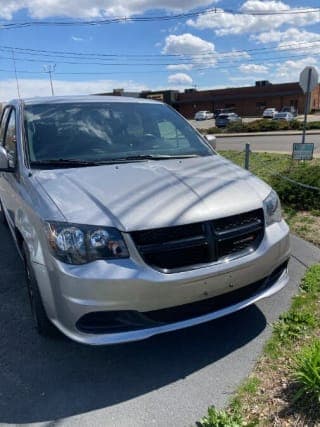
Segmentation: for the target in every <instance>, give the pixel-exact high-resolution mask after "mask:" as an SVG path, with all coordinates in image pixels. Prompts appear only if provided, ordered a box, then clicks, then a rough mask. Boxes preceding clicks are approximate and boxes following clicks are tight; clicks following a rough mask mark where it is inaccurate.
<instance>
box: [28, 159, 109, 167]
mask: <svg viewBox="0 0 320 427" xmlns="http://www.w3.org/2000/svg"><path fill="white" fill-rule="evenodd" d="M112 163H113V162H112ZM99 164H101V163H100V162H95V161H90V160H81V159H46V160H36V161H33V162H31V163H30V166H31V167H32V166H40V167H41V166H62V167H63V166H66V167H78V166H98V165H99Z"/></svg>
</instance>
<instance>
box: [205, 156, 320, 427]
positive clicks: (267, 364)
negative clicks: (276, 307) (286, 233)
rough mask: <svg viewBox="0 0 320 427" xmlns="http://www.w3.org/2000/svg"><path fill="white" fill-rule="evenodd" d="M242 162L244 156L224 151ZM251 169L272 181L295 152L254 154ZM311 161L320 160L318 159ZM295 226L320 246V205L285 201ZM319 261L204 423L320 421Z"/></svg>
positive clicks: (278, 425) (214, 426) (236, 425)
mask: <svg viewBox="0 0 320 427" xmlns="http://www.w3.org/2000/svg"><path fill="white" fill-rule="evenodd" d="M221 154H222V155H224V156H225V157H227V158H228V159H230V160H232V161H233V162H235V163H237V164H238V165H240V166H243V163H244V155H243V153H239V152H231V151H228V152H222V153H221ZM250 160H251V170H252V172H253V173H255V174H256V175H257V176H259V177H260V178H262V179H264V180H265V181H267V182H268V183H270V184H271V182H272V175H271V174H270V169H271V170H272V171H273V173H274V172H276V173H283V172H284V171H286V170H288V168H289V167H290V165H291V164H292V162H293V161H292V159H291V157H290V156H286V155H279V154H269V153H253V154H252V156H251V159H250ZM312 164H313V165H314V164H318V165H320V161H319V160H314V161H313V162H312ZM283 214H284V216H285V218H286V220H287V222H288V223H289V225H290V227H291V231H293V232H294V233H296V234H297V235H299V236H300V237H302V238H305V239H306V240H309V241H310V242H312V243H314V244H316V245H318V246H320V210H317V209H313V210H309V211H307V210H298V209H296V208H293V207H292V206H290V205H284V206H283ZM319 302H320V264H318V265H314V266H312V267H310V268H309V269H307V271H306V274H305V276H304V278H303V279H302V281H301V284H300V291H299V293H298V294H297V295H296V296H295V297H294V298H293V300H292V304H291V307H290V309H289V310H288V311H287V312H286V313H284V314H282V316H280V318H279V320H278V321H277V322H275V323H274V325H273V330H272V336H271V338H270V339H269V340H268V341H267V343H266V345H265V348H264V352H263V355H262V356H261V357H260V359H259V360H258V362H257V363H256V366H255V368H254V370H253V372H252V373H251V375H250V376H249V378H247V379H246V380H245V381H244V383H243V384H242V385H241V386H240V387H239V388H238V390H237V391H236V393H235V395H234V396H233V398H232V400H231V402H230V404H229V406H228V407H227V408H226V409H225V410H217V409H216V408H209V410H208V415H207V416H206V417H204V418H203V419H202V420H201V421H200V423H198V425H199V426H201V427H219V426H226V427H228V426H233V427H244V426H247V427H248V426H261V427H264V426H265V427H267V426H275V427H282V426H310V427H312V426H320V304H319Z"/></svg>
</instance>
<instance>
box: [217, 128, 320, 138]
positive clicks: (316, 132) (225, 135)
mask: <svg viewBox="0 0 320 427" xmlns="http://www.w3.org/2000/svg"><path fill="white" fill-rule="evenodd" d="M306 134H307V135H320V129H315V130H309V131H307V133H306ZM213 135H214V136H215V137H216V138H234V137H236V136H238V137H243V136H286V135H302V132H301V131H290V130H288V131H283V132H246V133H216V134H213Z"/></svg>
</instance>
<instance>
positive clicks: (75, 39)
mask: <svg viewBox="0 0 320 427" xmlns="http://www.w3.org/2000/svg"><path fill="white" fill-rule="evenodd" d="M71 38H72V40H73V41H74V42H82V41H83V40H84V39H83V38H82V37H76V36H71Z"/></svg>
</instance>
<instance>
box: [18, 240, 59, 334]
mask: <svg viewBox="0 0 320 427" xmlns="http://www.w3.org/2000/svg"><path fill="white" fill-rule="evenodd" d="M22 249H23V258H24V266H25V274H26V282H27V289H28V295H29V300H30V306H31V313H32V318H33V323H34V326H35V328H36V329H37V331H38V333H39V334H40V335H42V336H44V337H56V336H57V335H58V330H57V329H56V327H55V326H54V325H53V324H52V323H51V322H50V320H49V319H48V316H47V313H46V311H45V308H44V305H43V302H42V298H41V295H40V291H39V287H38V284H37V280H36V277H35V274H34V271H33V268H32V265H31V262H30V254H29V249H28V246H27V245H26V243H25V242H23V244H22Z"/></svg>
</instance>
